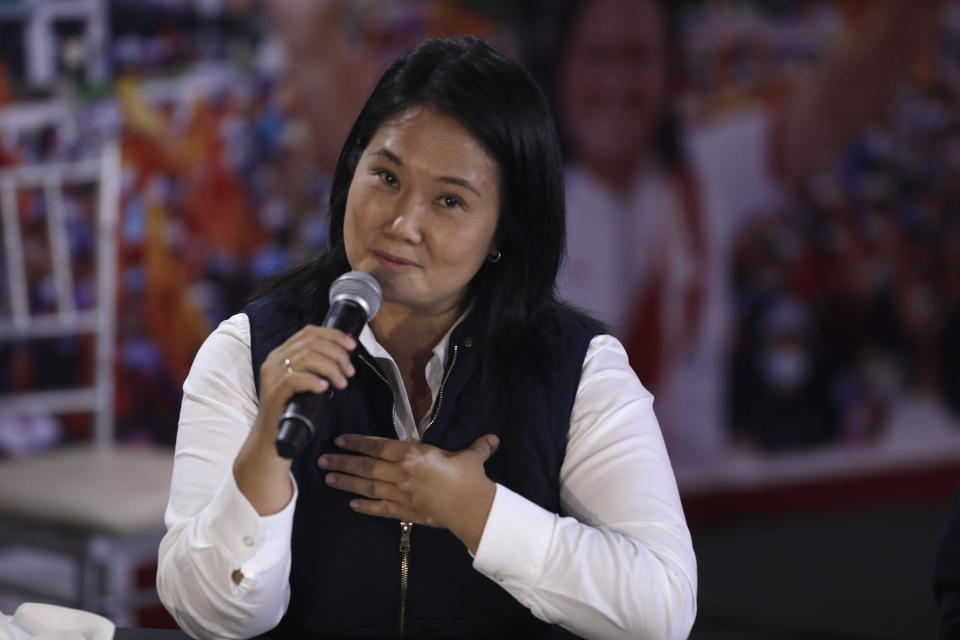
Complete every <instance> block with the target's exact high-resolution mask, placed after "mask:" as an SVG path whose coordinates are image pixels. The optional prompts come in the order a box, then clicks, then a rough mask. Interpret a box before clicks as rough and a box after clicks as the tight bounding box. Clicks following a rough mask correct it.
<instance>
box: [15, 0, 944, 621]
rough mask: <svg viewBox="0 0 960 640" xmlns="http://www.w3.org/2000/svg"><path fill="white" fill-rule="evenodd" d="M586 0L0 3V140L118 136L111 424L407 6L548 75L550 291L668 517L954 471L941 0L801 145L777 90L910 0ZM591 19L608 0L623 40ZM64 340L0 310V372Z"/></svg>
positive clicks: (223, 295)
mask: <svg viewBox="0 0 960 640" xmlns="http://www.w3.org/2000/svg"><path fill="white" fill-rule="evenodd" d="M607 4H611V3H608V2H594V3H585V4H584V5H583V6H574V3H566V2H558V3H548V2H544V3H531V2H516V3H515V2H506V1H493V0H490V1H486V2H484V1H482V0H473V1H468V0H462V1H454V0H446V1H444V0H435V1H428V0H421V1H396V2H386V1H360V2H316V3H295V2H273V3H264V2H253V1H247V0H136V1H134V0H110V1H108V0H47V1H42V0H8V1H7V2H3V3H0V169H4V168H6V169H9V168H12V167H20V166H27V165H37V164H44V163H51V162H63V161H70V160H76V159H80V158H84V157H88V156H91V155H94V154H95V153H97V152H98V150H99V149H100V148H101V146H103V145H104V144H105V143H108V142H117V143H118V144H119V146H120V149H121V157H122V172H121V176H120V202H119V220H118V237H117V242H118V248H117V258H116V259H117V279H116V295H117V305H116V317H115V323H114V326H115V358H114V361H113V363H112V366H113V369H114V372H115V379H116V383H115V397H114V399H113V403H114V404H113V408H114V413H115V424H114V426H113V433H114V436H115V438H116V439H117V440H119V441H122V442H126V443H140V444H143V445H144V446H151V445H158V444H167V445H169V444H172V443H173V442H174V440H175V438H176V425H177V416H178V412H179V403H180V393H181V391H180V387H181V384H182V382H183V380H184V378H185V376H186V374H187V371H188V370H189V367H190V364H191V362H192V359H193V356H194V354H195V353H196V350H197V348H198V347H199V346H200V344H201V342H202V341H203V340H204V338H205V337H206V336H207V334H208V333H209V332H210V331H211V330H212V329H213V328H214V327H215V326H216V325H217V323H219V322H220V321H222V320H224V319H225V318H227V317H229V316H230V315H232V314H233V313H236V312H237V311H239V310H240V309H241V308H242V306H243V304H244V301H245V299H246V298H247V296H249V295H250V293H251V292H252V291H253V290H254V288H255V286H256V284H257V282H258V281H260V280H262V279H263V278H264V277H266V276H269V275H271V274H275V273H277V272H279V271H281V270H283V269H284V268H286V267H288V266H290V265H291V264H293V263H295V262H297V261H300V260H305V259H308V258H309V257H310V256H312V255H314V254H315V253H316V252H317V251H319V250H320V248H321V247H323V245H324V242H325V240H326V200H327V196H328V187H329V183H330V172H331V170H332V167H333V164H334V162H335V160H336V154H337V153H338V151H339V148H340V144H341V141H342V139H343V138H344V136H345V134H346V131H347V128H348V127H349V126H350V124H351V122H352V119H353V117H354V116H355V114H356V113H357V111H358V109H359V107H360V105H362V102H363V100H364V99H365V97H366V94H367V92H368V91H369V90H370V88H371V87H372V86H373V83H374V81H375V79H376V77H377V76H378V75H379V73H380V72H381V71H382V70H383V69H384V67H385V65H386V64H387V63H388V61H389V60H390V59H392V58H393V57H394V56H395V55H396V54H398V53H399V52H402V51H404V50H406V49H407V48H409V47H410V46H412V45H414V44H415V43H417V42H418V41H420V40H422V39H424V38H427V37H432V36H441V35H454V34H460V33H472V34H476V35H479V36H481V37H483V38H485V39H487V40H489V41H491V42H492V43H493V44H495V45H496V46H497V47H499V48H500V49H501V50H503V51H504V52H506V53H507V54H508V55H511V56H514V57H516V58H517V59H519V60H521V61H523V62H524V63H525V64H527V65H528V66H529V67H530V68H531V70H532V71H533V72H534V74H535V75H536V77H537V78H538V79H539V80H541V82H542V84H543V86H544V89H545V90H546V92H547V94H548V97H549V98H550V99H551V101H552V103H553V105H554V109H555V113H556V114H557V119H558V124H559V128H560V130H561V135H562V137H563V139H564V144H565V147H566V149H567V152H568V154H569V156H568V175H567V179H568V185H567V189H568V217H569V221H570V222H569V228H568V235H569V239H568V244H569V245H570V250H569V256H568V260H567V262H566V264H565V267H564V271H563V273H562V274H561V282H560V292H561V294H562V295H564V296H565V297H566V298H568V299H569V300H570V301H571V302H573V303H575V304H577V305H578V306H580V307H582V308H583V309H584V310H585V311H587V312H589V313H592V314H594V315H596V316H597V317H599V318H600V319H602V320H603V321H604V322H606V323H607V324H608V325H609V326H610V328H611V331H612V332H614V333H615V334H616V335H617V336H618V337H619V338H621V340H622V341H623V342H624V344H625V345H626V346H627V348H628V351H629V352H630V354H631V356H632V358H631V362H632V363H633V364H634V366H635V367H636V368H637V370H638V373H639V374H640V376H641V380H643V381H644V383H645V384H647V385H648V386H649V387H650V388H651V389H652V390H653V391H654V394H655V396H656V398H657V403H656V404H655V408H656V410H657V414H658V417H659V419H660V421H661V426H662V429H663V431H664V436H665V439H666V441H667V444H668V448H669V449H670V453H671V458H672V460H673V462H674V466H675V470H676V472H677V477H678V482H679V485H680V490H681V494H682V495H683V497H684V499H685V502H686V505H687V510H688V516H689V517H690V519H691V524H692V525H694V526H701V525H702V526H708V525H715V524H717V523H720V524H725V523H731V522H736V521H737V519H738V518H744V519H745V518H752V517H756V516H758V515H761V516H762V515H770V514H780V515H783V514H791V513H796V512H798V511H799V512H806V513H819V512H820V511H821V510H822V509H825V508H827V507H829V506H831V505H832V506H833V507H836V508H841V509H848V508H852V507H861V506H864V505H871V504H874V505H884V504H887V503H888V502H889V501H891V500H898V501H899V503H900V504H905V503H909V502H919V501H922V500H924V499H926V500H928V501H930V500H933V501H937V500H939V501H940V502H941V503H942V502H943V501H944V500H945V498H946V496H949V495H950V493H951V490H952V487H953V486H954V485H955V483H956V482H957V481H958V480H960V4H957V3H955V2H946V3H933V4H935V5H936V7H937V8H936V11H935V12H934V13H935V16H934V22H935V23H936V24H935V28H934V29H933V30H932V31H931V32H930V33H931V34H932V35H931V36H930V37H927V38H923V39H922V40H923V41H922V42H919V43H907V44H906V45H904V46H907V45H909V49H910V50H909V55H904V56H900V57H899V58H900V60H899V61H900V62H902V67H903V68H902V69H899V68H898V69H893V68H892V67H891V68H889V69H887V68H886V67H885V65H886V64H887V63H886V62H885V61H883V60H877V61H876V62H875V63H874V64H873V65H872V66H873V67H877V66H880V67H881V68H880V70H879V71H880V74H879V75H883V76H890V77H889V78H882V79H881V80H889V81H890V83H891V86H889V87H886V86H885V87H883V88H882V89H883V90H882V91H880V89H877V93H876V97H877V98H878V99H877V100H872V102H874V103H875V105H874V107H873V108H872V109H871V110H869V117H868V118H865V119H861V120H858V121H857V122H855V123H853V124H855V125H856V126H852V125H850V126H847V125H844V123H843V122H842V121H843V119H844V117H845V116H844V109H845V105H846V104H847V97H846V94H845V93H844V92H840V93H838V94H836V95H838V96H839V99H838V100H836V101H835V102H834V103H832V104H831V107H832V108H831V110H830V111H828V112H827V113H826V114H822V113H821V114H820V115H826V116H828V117H826V118H820V120H819V124H818V125H817V126H816V128H815V131H814V130H812V129H811V131H813V133H812V134H811V138H810V139H812V140H814V141H819V140H820V138H824V139H825V140H827V141H826V142H824V144H823V145H821V146H823V147H824V148H826V147H831V148H830V149H828V151H829V153H819V151H820V150H819V148H818V149H815V150H814V151H810V152H809V153H806V155H804V156H803V160H804V161H803V162H800V161H797V162H794V160H795V159H796V157H800V156H799V155H798V156H794V155H791V154H790V149H794V147H797V148H800V150H801V151H802V150H803V149H802V148H803V145H802V144H798V143H797V139H798V138H797V136H796V131H794V130H792V129H791V128H790V126H789V123H790V122H791V117H792V114H795V113H798V112H802V111H803V109H804V108H805V107H804V105H805V104H806V103H805V102H804V98H805V96H809V97H810V100H809V102H810V103H815V102H816V97H817V96H818V95H821V94H818V93H817V91H818V90H819V89H818V87H820V86H821V85H820V84H818V83H826V84H827V85H829V82H830V78H831V77H832V76H830V74H829V70H830V69H831V68H832V65H833V66H836V65H839V66H841V67H842V64H843V62H844V60H845V57H844V56H847V55H848V52H850V51H851V50H853V51H856V50H857V49H858V48H859V47H861V46H863V47H868V45H869V44H870V38H872V37H873V35H872V34H874V32H875V31H877V30H879V32H880V35H879V36H877V37H878V38H882V37H884V36H883V28H884V27H883V19H884V16H883V15H879V14H883V12H884V11H892V12H896V11H897V10H898V9H896V8H895V7H898V6H899V7H900V9H899V10H900V11H901V12H904V10H903V8H902V5H910V3H899V4H898V3H883V2H877V3H864V2H857V1H853V0H847V1H843V0H836V1H827V0H794V1H786V2H760V1H756V2H748V1H746V0H742V1H732V0H731V1H727V2H706V1H703V2H693V1H691V2H671V3H656V2H652V1H651V2H647V1H645V0H644V1H640V2H636V3H633V4H634V5H635V6H634V11H640V12H641V14H642V12H643V11H647V15H645V16H644V15H640V14H638V15H636V16H635V17H636V22H635V23H629V22H627V23H624V22H623V21H621V22H620V23H617V22H616V21H611V15H617V14H611V13H609V12H606V13H605V9H604V5H607ZM614 4H615V3H614ZM918 4H921V5H922V4H924V3H918ZM568 5H569V6H568ZM891 7H894V8H891ZM906 13H910V12H909V11H907V12H906ZM918 13H921V12H919V11H918ZM894 15H895V14H894ZM888 19H889V16H888ZM894 22H896V21H894ZM900 22H901V23H903V21H902V20H901V21H900ZM618 24H619V26H620V27H624V26H627V27H629V28H630V29H634V28H636V29H635V30H633V31H631V30H627V35H629V36H630V38H628V39H627V40H624V41H622V42H621V41H618V40H617V38H618V37H620V36H622V35H623V34H622V33H619V32H617V31H616V29H613V26H617V25H618ZM877 24H879V25H880V26H879V27H876V29H874V25H877ZM611 25H613V26H611ZM888 28H889V25H888ZM611 29H612V30H611ZM645 29H646V31H645ZM622 30H623V29H621V31H622ZM908 30H909V29H908V28H907V27H906V26H904V28H903V31H908ZM631 34H632V35H631ZM633 36H636V37H635V38H634V37H633ZM631 38H632V39H631ZM618 42H619V43H620V44H618ZM884 44H886V43H884ZM914 44H915V45H917V46H913V45H914ZM880 48H881V49H883V48H884V47H883V46H881V47H880ZM850 69H856V67H855V66H851V67H848V68H847V69H846V71H845V72H846V73H847V74H848V75H846V76H844V75H843V73H839V74H838V75H837V76H835V77H833V78H834V82H835V83H836V78H837V77H839V78H840V84H839V86H840V87H841V88H842V89H844V91H846V90H847V89H849V92H850V93H851V94H854V93H858V92H859V93H862V94H863V95H865V96H867V97H870V98H871V99H872V98H873V97H874V94H873V93H871V91H873V90H874V87H873V86H871V85H870V84H869V83H870V82H872V81H871V80H870V77H871V76H872V75H874V76H875V75H878V73H877V71H878V70H877V69H876V68H873V69H870V70H869V73H862V74H861V73H859V72H854V73H852V75H851V72H850ZM841 71H844V70H843V69H842V68H841ZM644 74H646V75H644ZM823 78H827V79H826V80H823ZM877 83H878V84H881V81H880V80H878V81H877ZM833 90H834V91H835V90H836V87H834V89H833ZM618 101H619V102H618ZM797 105H799V106H797ZM794 107H796V109H794ZM811 109H812V107H811ZM834 119H835V120H836V122H834ZM834 125H835V128H831V127H833V126H834ZM841 125H843V126H841ZM799 131H801V132H805V131H807V130H806V129H802V128H801V129H799ZM834 131H837V132H838V133H837V136H838V138H837V140H833V141H831V140H828V139H827V137H828V136H829V135H831V133H832V132H834ZM791 136H794V137H791ZM817 136H819V137H817ZM800 138H801V139H802V136H800ZM801 141H802V140H801ZM811 144H813V143H811ZM798 153H799V152H798ZM801 155H802V154H801ZM807 156H810V158H807ZM813 156H816V157H815V158H813ZM807 160H809V161H807ZM618 167H619V168H620V169H623V168H624V167H626V169H624V170H618ZM96 197H97V196H96V193H95V192H94V191H91V190H84V189H75V190H70V191H68V192H66V196H65V200H64V202H63V211H62V215H63V216H65V219H66V221H67V225H66V229H67V238H66V242H67V244H68V246H69V256H70V260H71V261H72V263H73V265H74V266H73V280H74V285H75V291H76V293H75V298H76V299H75V300H74V302H73V304H75V306H76V308H77V309H78V310H83V309H84V308H85V307H87V306H90V305H92V304H94V302H95V300H94V297H95V296H94V289H95V287H94V284H95V283H94V282H93V275H92V274H93V264H92V262H93V255H94V251H95V249H96V243H97V239H96V236H95V233H94V230H93V226H92V222H91V221H92V219H93V215H94V211H95V209H96V207H97V200H96ZM14 200H15V202H14V204H15V205H16V206H15V210H16V217H17V223H18V226H19V229H20V231H21V233H22V235H23V246H22V247H21V248H20V249H18V252H19V253H18V255H20V254H22V260H23V265H24V270H25V273H26V276H27V280H26V281H27V291H26V296H27V301H28V304H29V306H30V308H31V310H33V311H42V310H44V309H53V308H55V307H56V305H57V296H58V290H57V286H58V285H57V283H56V280H55V278H54V265H53V259H52V258H51V256H52V255H53V252H52V251H51V243H52V242H54V240H51V238H50V237H49V234H48V232H47V227H46V219H47V217H48V216H49V215H52V214H51V212H50V210H51V207H50V205H49V204H48V198H46V197H45V195H44V192H43V189H42V188H36V189H20V190H18V191H16V193H15V197H14ZM58 215H60V214H58ZM604 220H607V221H606V222H604ZM610 220H615V222H610ZM8 228H9V227H8V226H5V227H4V233H5V234H6V233H9V231H8ZM5 238H6V236H5ZM531 241H532V242H535V241H536V239H535V238H532V239H531ZM3 247H4V248H3V249H0V251H2V255H3V256H4V257H3V259H2V260H0V318H5V317H9V316H10V315H11V314H12V313H13V312H14V309H13V302H12V301H13V300H14V298H15V295H14V293H15V292H13V291H11V290H10V287H11V284H10V283H11V282H12V280H11V279H10V278H8V276H9V272H10V270H11V266H10V265H11V262H10V261H11V260H12V257H11V249H10V244H9V243H6V244H4V245H3ZM604 248H608V249H609V250H604ZM93 359H94V353H93V347H92V346H91V344H90V342H89V341H88V340H86V339H85V338H82V337H76V338H38V339H30V340H15V341H7V342H2V343H0V395H2V394H13V393H17V392H21V391H26V390H35V389H53V388H61V387H65V386H71V385H76V386H82V385H84V384H89V383H90V380H89V377H90V376H91V375H92V374H91V373H90V372H91V371H92V368H91V366H90V365H91V362H92V360H93ZM48 409H49V408H48V407H44V406H33V407H29V409H28V410H24V411H19V412H17V413H4V412H0V458H6V459H18V458H22V457H26V456H30V455H32V454H35V453H38V452H42V451H46V450H50V449H52V448H56V447H60V446H62V445H63V444H66V443H71V442H74V441H79V440H83V439H86V438H88V437H90V433H91V431H92V429H93V423H92V421H91V419H90V418H89V416H85V415H80V414H71V413H67V414H60V413H56V412H53V411H50V410H48ZM0 464H3V460H2V459H0ZM694 534H695V536H694V541H695V546H696V545H697V539H698V538H697V531H696V529H695V531H694ZM713 542H716V540H714V541H713ZM713 542H711V544H712V543H713ZM717 544H720V543H719V542H717ZM929 544H931V545H932V544H933V541H932V540H930V541H929ZM721 546H722V545H721ZM717 548H719V547H717ZM919 551H922V549H921V550H919ZM919 551H918V552H919ZM930 553H932V547H931V549H930ZM703 559H706V560H707V562H708V564H706V565H703V568H704V569H709V568H710V566H711V565H709V558H703V557H702V560H703ZM703 580H704V582H703V585H702V589H706V590H707V592H706V593H704V597H707V600H706V602H703V601H702V603H701V611H702V612H704V609H703V606H704V605H706V607H707V608H706V611H705V613H706V615H707V618H708V620H709V618H710V612H711V609H710V603H711V602H719V600H715V601H711V600H710V599H709V594H710V593H711V592H710V591H709V589H710V587H711V586H713V584H712V583H711V582H710V580H709V577H708V576H707V575H704V577H703ZM734 591H735V590H734ZM918 597H920V598H923V597H925V596H924V595H923V594H921V595H920V596H918ZM721 599H722V598H721ZM718 606H719V605H718ZM930 607H931V611H932V604H931V605H930ZM798 615H799V614H798ZM930 615H931V616H932V615H933V614H932V613H931V614H930ZM717 620H719V621H720V622H718V623H717V624H718V626H719V627H722V626H723V621H724V620H726V619H725V618H723V617H722V616H720V615H718V616H715V622H716V621H717ZM730 626H731V628H734V629H735V628H738V627H736V624H734V623H730ZM806 628H812V627H806ZM741 631H742V629H741ZM743 633H744V634H745V633H746V632H743ZM757 633H760V632H759V631H758V632H757ZM771 633H772V632H771ZM704 637H706V636H704ZM715 637H721V636H715ZM729 637H753V636H748V635H743V634H741V635H736V634H733V635H731V636H729ZM757 637H760V636H759V635H758V636H757ZM767 637H777V636H776V635H775V634H772V635H769V636H767ZM809 637H814V636H809ZM830 637H840V636H830ZM863 637H867V636H863ZM892 637H896V636H892ZM901 637H902V636H901Z"/></svg>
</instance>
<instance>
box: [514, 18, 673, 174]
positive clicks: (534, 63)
mask: <svg viewBox="0 0 960 640" xmlns="http://www.w3.org/2000/svg"><path fill="white" fill-rule="evenodd" d="M592 1H593V0H528V1H527V2H526V3H525V4H524V8H523V11H521V12H520V13H519V14H518V24H517V28H518V29H519V30H521V32H522V33H523V36H524V37H522V38H521V41H522V42H523V44H524V47H523V49H524V51H523V57H524V59H525V63H526V66H527V68H528V69H530V71H531V73H532V74H533V76H534V77H535V78H536V80H537V82H539V84H540V86H541V87H543V90H544V93H545V94H546V96H547V100H548V102H549V104H550V105H551V107H552V109H553V113H554V114H555V115H556V116H557V118H558V120H560V121H562V120H563V115H562V109H561V105H560V100H559V93H558V92H559V77H560V72H561V69H560V66H561V64H562V63H563V55H562V52H563V51H564V49H565V48H566V47H567V46H568V44H569V40H570V35H571V33H572V32H573V29H574V26H575V25H576V24H577V20H579V19H580V18H581V16H582V14H583V12H584V11H585V10H586V8H587V6H588V5H589V4H590V2H592ZM650 2H653V4H654V6H656V8H657V15H658V16H659V18H660V22H661V26H662V28H663V33H664V39H665V47H666V50H667V55H666V61H667V62H666V65H667V66H666V69H665V77H666V82H667V95H668V96H669V95H670V94H671V93H672V90H674V89H676V88H677V86H678V85H679V84H680V82H681V79H682V77H683V75H684V66H683V64H682V63H683V55H682V52H681V49H680V28H679V22H678V16H677V2H676V0H673V1H671V0H650ZM559 133H560V144H561V148H562V150H563V152H564V155H565V156H567V157H568V158H570V157H571V156H572V152H571V149H570V141H569V138H568V137H567V134H566V133H565V132H564V129H563V126H562V123H561V126H560V127H559ZM653 144H654V150H655V151H656V154H657V158H658V159H659V160H660V162H661V163H663V165H664V166H665V167H666V168H667V169H670V170H677V169H680V168H682V166H683V164H684V161H685V158H684V154H683V145H682V142H681V129H680V120H679V117H678V115H677V113H676V110H675V108H674V107H673V105H671V104H670V102H669V99H668V101H667V104H664V105H663V110H662V112H661V114H660V120H659V122H658V123H657V127H656V130H655V132H654V140H653Z"/></svg>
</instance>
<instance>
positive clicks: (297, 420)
mask: <svg viewBox="0 0 960 640" xmlns="http://www.w3.org/2000/svg"><path fill="white" fill-rule="evenodd" d="M382 299H383V294H382V293H381V291H380V283H378V282H377V281H376V280H375V279H374V278H373V276H371V275H369V274H366V273H363V272H362V271H348V272H347V273H345V274H343V275H342V276H340V277H339V278H337V279H336V280H334V281H333V284H332V285H330V310H329V311H327V316H326V317H325V318H324V319H323V326H324V327H331V328H333V329H339V330H340V331H343V332H344V333H345V334H347V335H349V336H352V337H353V338H354V339H357V338H359V337H360V331H362V330H363V325H365V324H366V323H368V322H369V321H370V320H372V319H373V317H374V316H375V315H377V313H378V312H379V311H380V303H381V301H382ZM332 395H333V388H332V386H331V387H330V388H329V389H328V390H327V391H325V392H324V393H311V392H309V391H302V392H300V393H295V394H293V396H292V397H291V398H290V401H289V402H288V403H287V407H286V409H285V410H284V412H283V415H282V416H280V431H279V433H278V434H277V442H276V445H277V453H278V454H280V457H282V458H287V459H292V458H293V457H294V456H296V455H297V453H298V452H299V451H300V450H301V449H303V447H304V446H305V445H306V444H307V443H308V442H310V440H312V439H313V436H314V434H315V433H316V428H315V427H314V426H313V420H312V418H313V417H314V416H315V415H316V412H317V411H318V410H320V409H322V407H323V405H325V404H326V402H327V400H329V399H330V396H332Z"/></svg>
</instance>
